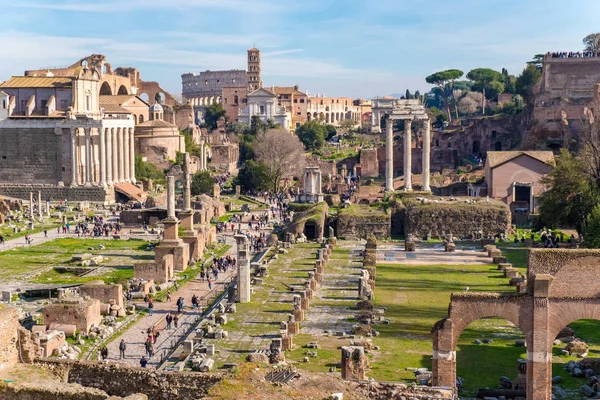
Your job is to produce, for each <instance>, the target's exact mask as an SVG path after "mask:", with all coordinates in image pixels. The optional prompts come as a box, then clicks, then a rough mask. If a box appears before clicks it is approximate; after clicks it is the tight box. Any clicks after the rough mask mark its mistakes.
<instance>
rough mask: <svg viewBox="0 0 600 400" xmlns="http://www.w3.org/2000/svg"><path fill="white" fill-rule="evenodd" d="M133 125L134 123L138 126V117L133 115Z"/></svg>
mask: <svg viewBox="0 0 600 400" xmlns="http://www.w3.org/2000/svg"><path fill="white" fill-rule="evenodd" d="M133 123H134V124H135V125H137V124H138V117H137V115H135V114H133Z"/></svg>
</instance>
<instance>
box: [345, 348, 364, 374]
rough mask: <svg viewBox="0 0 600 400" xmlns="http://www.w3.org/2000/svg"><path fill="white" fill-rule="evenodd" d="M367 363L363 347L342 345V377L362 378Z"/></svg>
mask: <svg viewBox="0 0 600 400" xmlns="http://www.w3.org/2000/svg"><path fill="white" fill-rule="evenodd" d="M367 363H368V361H367V357H366V356H365V349H364V348H363V347H358V346H342V379H358V380H364V379H365V378H366V375H365V370H366V366H367Z"/></svg>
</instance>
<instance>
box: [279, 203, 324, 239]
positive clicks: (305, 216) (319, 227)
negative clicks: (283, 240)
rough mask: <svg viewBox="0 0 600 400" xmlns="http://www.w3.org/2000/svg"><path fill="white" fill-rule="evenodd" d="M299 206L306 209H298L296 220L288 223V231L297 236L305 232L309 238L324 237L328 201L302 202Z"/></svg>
mask: <svg viewBox="0 0 600 400" xmlns="http://www.w3.org/2000/svg"><path fill="white" fill-rule="evenodd" d="M304 206H306V208H304ZM299 207H300V208H301V209H303V210H304V211H297V212H296V213H295V214H294V220H293V221H292V222H291V223H290V224H289V225H288V227H287V228H286V232H288V233H292V234H293V235H294V236H296V237H298V236H300V234H302V233H304V234H305V235H306V236H307V238H308V239H309V240H310V239H316V238H319V237H323V235H324V234H325V220H326V217H327V210H329V206H328V205H327V203H325V202H321V203H319V204H306V205H304V204H301V205H299ZM309 233H310V234H309ZM311 236H314V237H311Z"/></svg>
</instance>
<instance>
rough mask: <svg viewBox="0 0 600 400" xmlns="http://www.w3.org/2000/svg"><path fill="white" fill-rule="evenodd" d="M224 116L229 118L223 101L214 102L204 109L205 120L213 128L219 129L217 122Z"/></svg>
mask: <svg viewBox="0 0 600 400" xmlns="http://www.w3.org/2000/svg"><path fill="white" fill-rule="evenodd" d="M222 117H225V119H227V115H226V113H225V110H224V109H223V105H222V104H221V103H212V104H211V105H209V106H206V108H205V109H204V122H205V123H206V126H207V127H208V128H209V129H211V130H215V129H217V122H218V121H219V119H221V118H222Z"/></svg>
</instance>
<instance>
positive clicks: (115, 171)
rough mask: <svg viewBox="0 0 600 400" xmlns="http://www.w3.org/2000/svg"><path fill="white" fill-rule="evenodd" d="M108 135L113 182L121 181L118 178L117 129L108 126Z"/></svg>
mask: <svg viewBox="0 0 600 400" xmlns="http://www.w3.org/2000/svg"><path fill="white" fill-rule="evenodd" d="M110 136H111V138H112V173H113V184H117V183H119V182H121V181H120V180H119V143H118V139H117V136H118V134H117V129H116V128H110Z"/></svg>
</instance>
